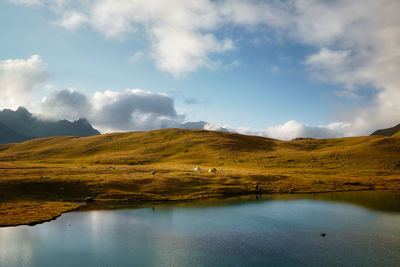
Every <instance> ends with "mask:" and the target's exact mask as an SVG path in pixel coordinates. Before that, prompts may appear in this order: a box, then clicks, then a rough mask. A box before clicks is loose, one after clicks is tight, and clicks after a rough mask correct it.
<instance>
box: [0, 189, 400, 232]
mask: <svg viewBox="0 0 400 267" xmlns="http://www.w3.org/2000/svg"><path fill="white" fill-rule="evenodd" d="M359 192H370V193H379V192H380V193H383V192H398V193H400V190H399V189H378V190H370V189H359V190H336V191H333V190H332V191H318V192H286V193H276V192H264V193H262V194H257V193H244V194H231V195H212V196H207V197H199V198H185V199H161V200H147V201H142V202H138V201H136V202H126V201H124V202H122V201H102V200H96V199H95V201H94V202H91V203H76V202H61V201H60V202H59V204H60V205H63V204H65V203H74V204H76V205H78V206H75V207H72V208H70V209H66V210H63V211H61V212H59V213H57V214H54V215H52V216H51V217H48V218H45V219H40V220H32V221H29V222H21V223H15V224H0V228H6V227H17V226H24V225H25V226H35V225H38V224H42V223H46V222H50V221H53V220H56V219H57V218H58V217H60V216H61V215H62V214H64V213H67V212H73V211H78V212H86V211H94V210H118V209H140V208H146V207H152V206H158V205H169V204H177V203H178V204H186V203H190V202H196V201H202V200H228V199H230V198H238V197H251V196H256V195H260V196H261V198H260V200H262V196H268V197H271V196H273V197H279V196H299V195H304V196H307V195H308V196H309V195H313V194H319V195H321V196H323V195H324V194H326V195H327V194H329V193H359ZM285 199H287V198H285ZM16 202H17V203H18V201H16ZM42 202H44V203H46V201H36V203H42ZM53 203H55V202H53Z"/></svg>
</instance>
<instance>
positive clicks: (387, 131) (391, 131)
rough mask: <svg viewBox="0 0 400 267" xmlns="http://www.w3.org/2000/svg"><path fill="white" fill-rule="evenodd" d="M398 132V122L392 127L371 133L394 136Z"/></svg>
mask: <svg viewBox="0 0 400 267" xmlns="http://www.w3.org/2000/svg"><path fill="white" fill-rule="evenodd" d="M398 132H400V124H397V125H396V126H394V127H391V128H386V129H380V130H376V131H375V132H373V133H372V134H371V135H383V136H393V135H395V134H396V133H398Z"/></svg>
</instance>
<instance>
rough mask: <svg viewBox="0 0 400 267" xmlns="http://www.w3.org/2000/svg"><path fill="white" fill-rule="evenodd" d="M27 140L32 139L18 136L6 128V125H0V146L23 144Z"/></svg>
mask: <svg viewBox="0 0 400 267" xmlns="http://www.w3.org/2000/svg"><path fill="white" fill-rule="evenodd" d="M29 139H32V138H30V137H28V136H24V135H22V134H19V133H17V132H15V131H13V130H11V129H10V128H8V127H7V126H6V125H4V124H2V123H0V145H1V144H7V143H14V142H23V141H27V140H29Z"/></svg>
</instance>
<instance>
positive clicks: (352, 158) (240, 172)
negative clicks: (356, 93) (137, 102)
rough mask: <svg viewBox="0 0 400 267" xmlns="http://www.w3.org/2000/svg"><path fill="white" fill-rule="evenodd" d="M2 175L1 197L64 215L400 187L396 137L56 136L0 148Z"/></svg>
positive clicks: (171, 132)
mask: <svg viewBox="0 0 400 267" xmlns="http://www.w3.org/2000/svg"><path fill="white" fill-rule="evenodd" d="M196 166H200V167H201V168H202V171H201V172H194V171H193V169H194V168H195V167H196ZM212 167H215V168H216V169H217V170H218V171H217V173H209V172H208V171H207V170H208V169H210V168H212ZM0 169H1V170H2V177H1V179H0V201H3V202H9V201H13V202H18V203H19V202H21V203H22V202H23V203H25V204H24V205H23V206H24V207H25V208H26V209H30V208H29V207H30V206H29V205H27V204H26V203H27V202H28V203H29V202H32V203H35V205H36V206H37V202H38V201H39V202H42V203H47V204H46V205H50V206H51V205H55V204H54V203H60V205H61V204H63V205H65V206H63V207H65V209H66V210H69V209H71V206H68V205H66V202H71V201H82V200H83V199H84V198H85V197H87V196H93V197H94V198H95V200H96V201H95V203H100V204H102V205H111V206H115V205H120V204H132V203H144V202H152V201H160V200H162V201H165V200H187V199H196V198H205V197H215V196H228V195H239V194H251V193H254V192H255V189H254V187H255V185H256V184H259V185H260V186H261V187H262V191H263V193H294V192H331V191H349V190H371V189H378V190H379V189H393V190H399V189H400V136H398V134H397V135H395V136H393V137H382V136H367V137H352V138H339V139H309V138H305V139H296V140H292V141H279V140H273V139H269V138H263V137H256V136H246V135H240V134H234V133H227V132H214V131H205V130H180V129H163V130H157V131H151V132H131V133H114V134H106V135H97V136H91V137H52V138H42V139H34V140H30V141H27V142H24V143H19V144H6V145H2V146H0ZM152 170H155V171H156V173H155V174H154V175H153V174H152V173H151V172H152ZM49 203H50V204H49ZM9 206H10V205H9ZM55 206H57V205H55ZM57 207H58V209H57V211H59V210H60V207H59V206H57ZM49 210H52V209H49ZM0 212H1V210H0ZM19 212H20V213H21V211H19ZM41 215H43V213H41ZM11 217H12V216H11ZM34 217H35V216H31V217H29V218H28V217H27V218H28V221H29V220H30V221H34V219H33V218H34ZM14 221H15V220H14ZM1 224H3V225H5V224H7V222H2V221H1V219H0V225H1ZM9 224H10V223H9Z"/></svg>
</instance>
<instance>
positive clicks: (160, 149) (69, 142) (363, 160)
mask: <svg viewBox="0 0 400 267" xmlns="http://www.w3.org/2000/svg"><path fill="white" fill-rule="evenodd" d="M0 161H29V162H46V163H77V164H82V163H86V164H127V165H148V164H163V163H165V164H167V163H179V164H193V165H202V164H203V165H207V166H210V165H212V166H216V167H218V166H233V167H236V166H237V167H251V168H268V167H302V166H307V167H326V168H339V167H340V168H397V166H398V165H399V164H400V163H399V162H400V136H399V133H398V134H396V135H395V136H393V137H379V136H366V137H352V138H339V139H298V140H293V141H278V140H273V139H268V138H263V137H256V136H246V135H240V134H233V133H226V132H214V131H205V130H179V129H163V130H157V131H150V132H131V133H114V134H106V135H99V136H92V137H84V138H82V137H81V138H78V137H53V138H43V139H35V140H31V141H28V142H24V143H20V144H7V145H3V146H0Z"/></svg>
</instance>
